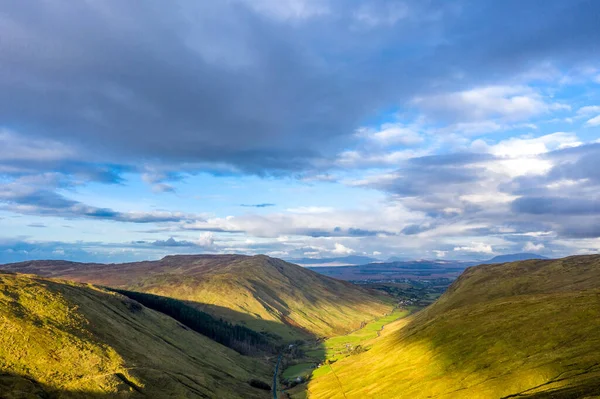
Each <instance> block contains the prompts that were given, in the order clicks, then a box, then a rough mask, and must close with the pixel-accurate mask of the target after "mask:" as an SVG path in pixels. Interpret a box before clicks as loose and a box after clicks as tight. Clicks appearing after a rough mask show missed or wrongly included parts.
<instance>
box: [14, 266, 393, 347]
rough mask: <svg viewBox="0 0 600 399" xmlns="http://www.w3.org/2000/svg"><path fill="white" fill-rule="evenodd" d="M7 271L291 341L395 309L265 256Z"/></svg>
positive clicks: (335, 331) (343, 329)
mask: <svg viewBox="0 0 600 399" xmlns="http://www.w3.org/2000/svg"><path fill="white" fill-rule="evenodd" d="M3 268H5V269H6V270H12V271H27V272H28V273H40V274H42V275H51V276H54V277H60V278H66V279H72V280H76V281H80V282H89V283H93V284H97V285H103V286H108V287H113V288H121V289H128V290H133V291H140V292H146V293H151V294H156V295H161V296H166V297H171V298H175V299H179V300H184V301H188V302H190V303H194V304H195V305H196V306H198V307H199V309H200V310H203V311H206V312H208V313H211V314H212V315H213V316H216V317H217V318H223V319H225V320H228V321H231V322H234V323H237V324H242V325H245V326H247V327H249V328H251V329H253V330H255V331H264V332H268V333H270V334H275V335H277V336H279V337H280V338H281V339H282V340H283V341H286V342H293V341H295V340H305V339H310V338H315V337H332V336H336V335H341V334H345V333H348V332H350V331H352V330H355V329H357V328H359V327H360V325H361V324H362V323H363V322H368V321H370V320H372V319H374V318H376V317H379V316H382V315H384V314H386V313H388V312H390V311H391V310H392V309H393V300H392V299H391V298H390V297H389V296H386V295H381V294H380V293H377V292H375V291H370V290H366V289H362V288H360V287H357V286H355V285H353V284H350V283H347V282H343V281H338V280H334V279H331V278H328V277H325V276H322V275H319V274H317V273H315V272H313V271H310V270H308V269H305V268H303V267H300V266H297V265H293V264H290V263H287V262H284V261H282V260H279V259H275V258H270V257H267V256H263V255H259V256H241V255H198V256H168V257H166V258H164V259H162V260H160V261H156V262H138V263H128V264H121V265H98V264H94V265H87V264H71V263H69V262H64V261H54V262H53V261H41V262H25V263H21V264H14V265H4V266H3Z"/></svg>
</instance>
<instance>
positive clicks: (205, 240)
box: [196, 232, 215, 248]
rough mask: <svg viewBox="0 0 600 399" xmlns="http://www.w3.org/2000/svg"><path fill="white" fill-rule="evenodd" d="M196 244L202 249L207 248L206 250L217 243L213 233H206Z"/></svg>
mask: <svg viewBox="0 0 600 399" xmlns="http://www.w3.org/2000/svg"><path fill="white" fill-rule="evenodd" d="M196 243H197V244H198V245H199V246H201V247H205V248H209V247H212V246H213V245H214V243H215V238H214V235H213V233H211V232H206V233H204V234H202V235H201V236H200V238H199V239H198V241H196Z"/></svg>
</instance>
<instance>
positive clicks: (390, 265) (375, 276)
mask: <svg viewBox="0 0 600 399" xmlns="http://www.w3.org/2000/svg"><path fill="white" fill-rule="evenodd" d="M474 264H475V263H474V262H461V261H447V260H413V261H403V262H379V263H369V264H366V265H360V266H336V267H324V266H318V267H308V269H310V270H313V271H315V272H317V273H320V274H323V275H325V276H329V277H333V278H336V279H340V280H346V281H365V280H394V279H435V278H451V279H454V278H456V277H458V276H459V275H460V273H462V271H463V270H465V269H466V268H467V267H469V266H473V265H474Z"/></svg>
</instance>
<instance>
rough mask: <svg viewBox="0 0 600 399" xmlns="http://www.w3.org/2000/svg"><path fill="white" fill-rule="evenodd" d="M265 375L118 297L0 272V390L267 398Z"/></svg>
mask: <svg viewBox="0 0 600 399" xmlns="http://www.w3.org/2000/svg"><path fill="white" fill-rule="evenodd" d="M270 373H271V367H270V366H269V365H267V364H264V363H262V362H259V361H257V360H255V359H252V358H247V357H244V356H241V355H239V354H238V353H237V352H235V351H233V350H231V349H229V348H227V347H225V346H222V345H220V344H217V343H216V342H214V341H212V340H210V339H208V338H206V337H205V336H203V335H200V334H198V333H196V332H194V331H192V330H191V329H189V328H187V327H186V326H184V325H182V324H181V323H179V322H177V321H175V320H174V319H172V318H170V317H167V316H165V315H164V314H162V313H158V312H156V311H154V310H151V309H148V308H146V307H144V306H142V305H140V304H139V303H138V302H136V301H133V300H131V299H128V298H127V297H125V296H123V295H120V294H117V293H114V292H110V291H107V290H104V289H101V288H98V287H94V286H90V285H83V284H78V283H69V282H63V281H57V280H52V279H44V278H38V277H33V276H29V275H17V274H9V273H0V397H2V398H98V399H100V398H116V397H119V398H148V397H152V398H182V397H189V398H192V397H194V398H216V397H218V398H268V397H270V395H269V392H268V391H265V390H262V389H258V388H253V387H251V386H250V385H249V381H250V380H251V379H258V380H260V381H265V382H269V381H270V375H271V374H270ZM6 395H8V396H6Z"/></svg>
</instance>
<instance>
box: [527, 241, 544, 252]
mask: <svg viewBox="0 0 600 399" xmlns="http://www.w3.org/2000/svg"><path fill="white" fill-rule="evenodd" d="M544 248H545V247H544V244H542V243H540V244H534V243H532V242H528V243H527V244H525V245H524V246H523V251H527V252H538V251H541V250H542V249H544Z"/></svg>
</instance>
